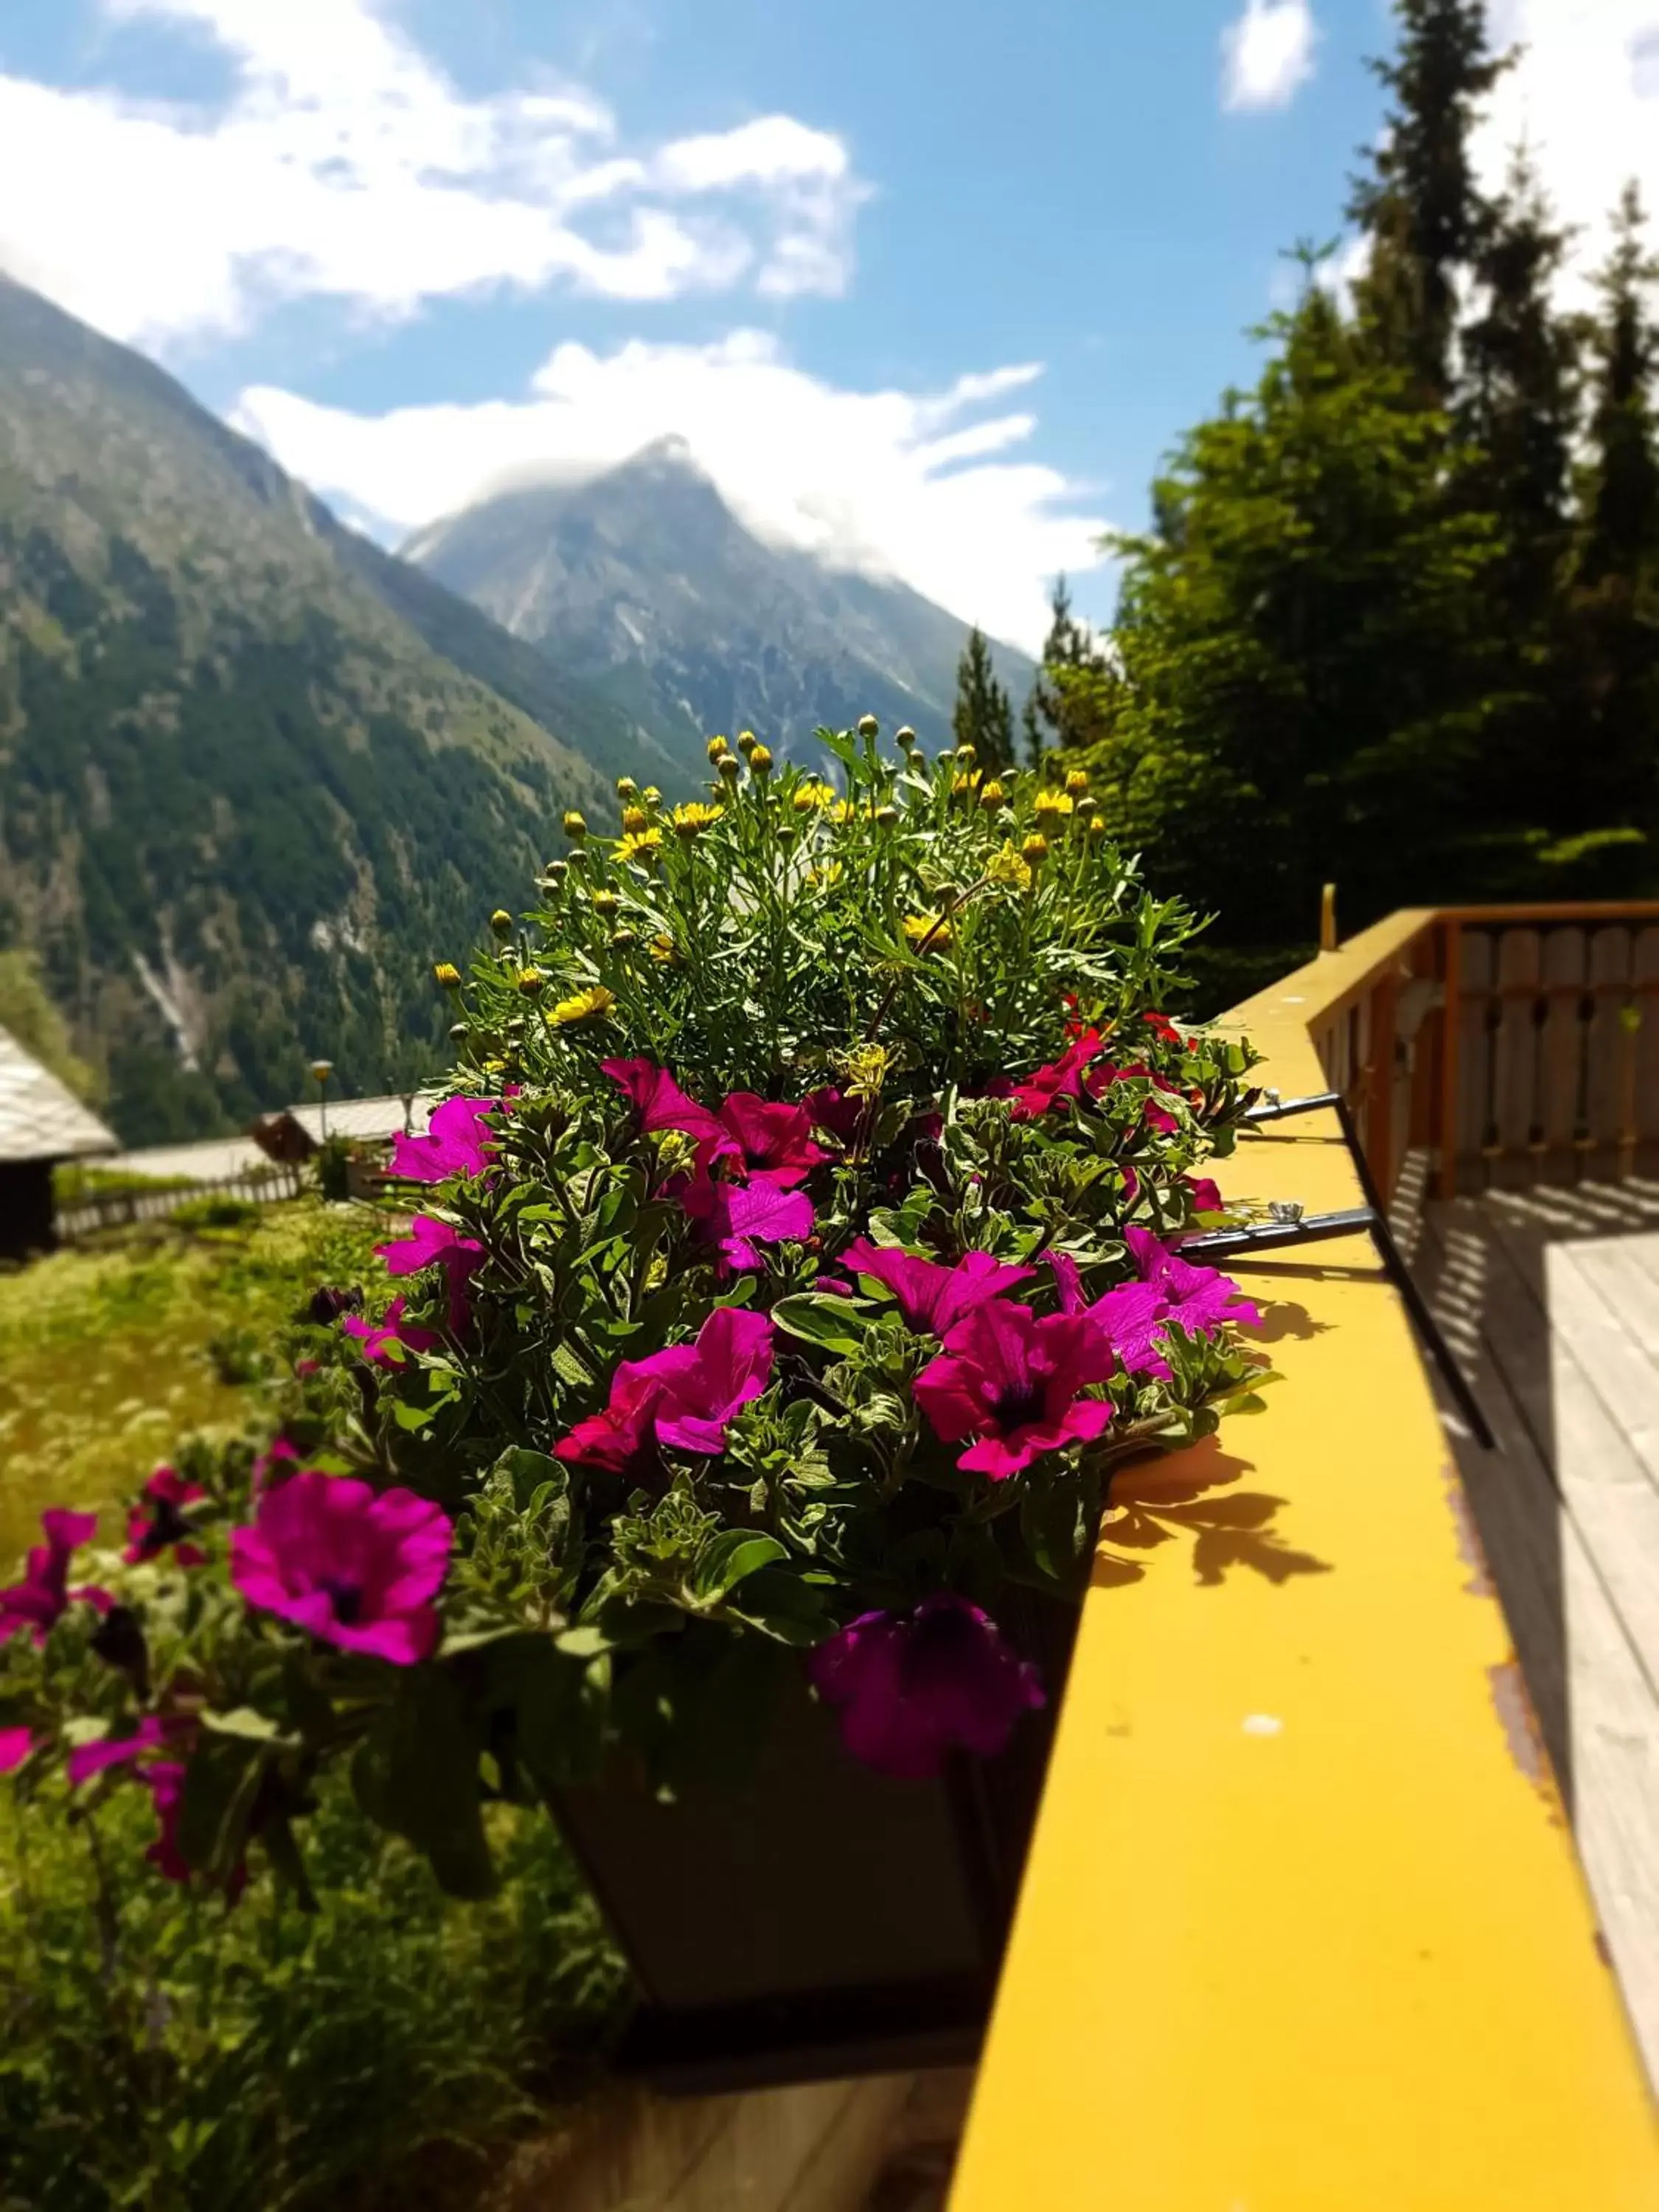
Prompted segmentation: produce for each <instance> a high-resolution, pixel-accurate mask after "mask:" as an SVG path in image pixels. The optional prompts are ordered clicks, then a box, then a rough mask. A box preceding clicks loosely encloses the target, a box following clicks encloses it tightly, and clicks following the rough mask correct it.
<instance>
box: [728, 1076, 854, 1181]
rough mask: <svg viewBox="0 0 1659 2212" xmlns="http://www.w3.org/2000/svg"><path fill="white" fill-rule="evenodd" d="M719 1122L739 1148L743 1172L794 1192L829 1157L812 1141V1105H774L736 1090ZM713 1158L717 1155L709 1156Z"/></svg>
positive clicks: (767, 1100) (748, 1092)
mask: <svg viewBox="0 0 1659 2212" xmlns="http://www.w3.org/2000/svg"><path fill="white" fill-rule="evenodd" d="M718 1119H719V1121H720V1125H721V1127H723V1128H724V1129H725V1130H726V1134H727V1136H728V1137H729V1138H730V1139H731V1140H732V1144H734V1145H735V1146H736V1147H737V1150H738V1155H739V1157H740V1158H741V1159H742V1162H743V1165H744V1171H745V1172H746V1173H747V1174H749V1175H751V1176H763V1177H764V1179H765V1180H766V1181H767V1182H772V1183H775V1184H776V1185H777V1187H778V1188H779V1189H780V1190H793V1188H794V1187H795V1185H796V1184H797V1183H799V1182H805V1180H806V1178H807V1176H809V1175H811V1172H812V1170H813V1169H814V1168H815V1167H818V1166H820V1165H822V1164H823V1162H824V1161H825V1160H827V1159H828V1158H829V1153H828V1152H825V1151H824V1149H823V1146H822V1145H817V1144H814V1143H813V1141H812V1114H811V1107H810V1106H788V1105H781V1104H775V1103H773V1102H771V1101H770V1100H769V1099H765V1098H757V1097H756V1096H755V1094H754V1092H753V1091H733V1092H732V1095H731V1097H729V1098H727V1099H726V1100H725V1101H724V1102H723V1103H722V1104H721V1106H720V1113H719V1116H718ZM706 1157H707V1158H710V1159H712V1158H713V1157H714V1155H713V1153H712V1152H711V1153H709V1154H708V1155H707V1156H706Z"/></svg>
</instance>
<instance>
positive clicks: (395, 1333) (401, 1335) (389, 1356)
mask: <svg viewBox="0 0 1659 2212" xmlns="http://www.w3.org/2000/svg"><path fill="white" fill-rule="evenodd" d="M408 1303H409V1301H408V1299H407V1298H405V1297H402V1296H399V1297H395V1298H393V1300H392V1304H390V1305H389V1306H388V1307H387V1308H386V1311H385V1313H384V1314H382V1316H380V1320H379V1321H365V1320H364V1319H363V1317H362V1315H361V1314H347V1316H345V1318H344V1320H343V1321H342V1322H341V1323H340V1327H341V1328H343V1330H344V1331H345V1333H346V1334H347V1335H348V1336H355V1337H356V1338H357V1339H358V1340H360V1342H361V1343H362V1347H363V1355H362V1356H363V1358H365V1359H366V1360H367V1361H368V1364H369V1365H370V1366H371V1367H402V1366H404V1365H406V1364H407V1362H406V1361H405V1359H404V1352H431V1351H434V1350H435V1348H436V1346H437V1343H438V1333H437V1331H436V1330H435V1329H430V1328H419V1327H417V1325H416V1323H415V1322H406V1321H405V1320H404V1308H405V1306H407V1304H408ZM394 1346H399V1347H401V1349H398V1350H394V1349H393V1347H394Z"/></svg>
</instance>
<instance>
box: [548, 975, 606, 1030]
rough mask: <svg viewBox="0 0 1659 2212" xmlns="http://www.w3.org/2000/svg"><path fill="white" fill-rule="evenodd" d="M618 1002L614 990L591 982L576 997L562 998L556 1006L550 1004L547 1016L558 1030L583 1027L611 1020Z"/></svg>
mask: <svg viewBox="0 0 1659 2212" xmlns="http://www.w3.org/2000/svg"><path fill="white" fill-rule="evenodd" d="M616 1003H617V994H616V993H615V992H614V991H607V990H606V989H605V985H604V984H603V983H590V984H589V985H588V987H587V988H586V990H585V991H578V992H577V994H576V995H575V997H574V999H561V1000H559V1003H558V1005H557V1006H550V1007H549V1008H548V1010H547V1018H548V1020H549V1021H550V1023H551V1024H552V1025H553V1027H554V1028H555V1029H556V1030H568V1029H581V1028H584V1027H586V1026H588V1025H589V1024H593V1023H596V1022H605V1021H609V1020H610V1018H611V1009H612V1007H613V1006H615V1005H616Z"/></svg>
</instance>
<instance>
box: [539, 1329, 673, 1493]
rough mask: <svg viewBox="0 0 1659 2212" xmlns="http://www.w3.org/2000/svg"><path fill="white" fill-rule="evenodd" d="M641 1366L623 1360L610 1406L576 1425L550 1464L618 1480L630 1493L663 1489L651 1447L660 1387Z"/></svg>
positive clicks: (654, 1439)
mask: <svg viewBox="0 0 1659 2212" xmlns="http://www.w3.org/2000/svg"><path fill="white" fill-rule="evenodd" d="M646 1366H647V1363H646V1362H645V1361H643V1360H634V1359H624V1360H623V1363H622V1364H621V1366H619V1367H618V1368H617V1371H616V1373H615V1374H614V1375H613V1376H611V1402H610V1404H609V1405H608V1406H607V1407H605V1411H604V1412H603V1413H592V1414H590V1415H589V1416H588V1418H587V1419H586V1420H585V1421H578V1422H577V1424H576V1425H575V1427H574V1428H573V1429H572V1430H571V1431H570V1433H569V1435H568V1437H561V1438H560V1439H559V1441H558V1443H556V1444H555V1445H554V1447H553V1456H554V1458H555V1459H562V1460H565V1461H567V1462H569V1463H570V1464H571V1465H572V1466H574V1467H592V1468H599V1470H600V1471H601V1472H602V1473H603V1474H617V1475H620V1476H621V1477H622V1478H623V1480H624V1481H625V1482H627V1483H628V1484H629V1486H630V1487H631V1488H633V1489H635V1490H649V1491H654V1492H662V1491H665V1490H666V1489H667V1487H668V1479H667V1475H666V1474H665V1470H664V1468H663V1463H662V1454H661V1451H660V1450H659V1447H658V1443H657V1421H656V1415H657V1407H658V1406H659V1404H660V1403H661V1401H662V1394H663V1386H662V1384H661V1383H659V1381H658V1380H657V1378H656V1376H654V1375H651V1374H647V1372H646Z"/></svg>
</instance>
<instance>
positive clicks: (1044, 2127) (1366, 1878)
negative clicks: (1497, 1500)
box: [951, 915, 1659, 2212]
mask: <svg viewBox="0 0 1659 2212" xmlns="http://www.w3.org/2000/svg"><path fill="white" fill-rule="evenodd" d="M1428 918H1429V917H1427V916H1423V915H1417V916H1401V917H1395V919H1394V921H1392V922H1390V923H1386V924H1381V925H1379V926H1378V928H1377V929H1376V930H1375V931H1370V932H1367V933H1366V936H1365V938H1364V939H1358V940H1356V941H1355V944H1354V945H1352V946H1351V947H1349V948H1346V949H1345V950H1344V951H1340V952H1336V953H1333V954H1327V955H1323V956H1322V957H1321V958H1320V959H1319V960H1318V961H1317V962H1316V963H1312V964H1311V965H1310V967H1309V968H1307V969H1303V970H1301V971H1299V973H1298V974H1297V975H1295V976H1292V977H1289V978H1286V979H1285V982H1284V983H1283V984H1281V985H1279V986H1276V987H1274V988H1273V990H1271V991H1268V992H1266V993H1263V994H1261V997H1259V998H1258V999H1256V1000H1253V1001H1252V1002H1250V1004H1249V1006H1246V1007H1243V1008H1240V1009H1239V1010H1238V1011H1237V1016H1236V1017H1235V1018H1236V1019H1237V1020H1238V1021H1240V1022H1241V1023H1243V1024H1245V1025H1247V1026H1248V1027H1249V1028H1250V1029H1251V1030H1253V1032H1254V1033H1255V1036H1256V1037H1257V1040H1258V1042H1260V1043H1261V1045H1262V1046H1263V1048H1264V1049H1265V1050H1266V1051H1267V1054H1268V1065H1267V1067H1266V1068H1265V1069H1264V1070H1263V1079H1265V1081H1266V1082H1267V1083H1269V1084H1272V1085H1275V1086H1276V1087H1278V1088H1279V1090H1280V1091H1283V1092H1284V1093H1285V1096H1287V1097H1289V1096H1291V1095H1293V1094H1295V1093H1297V1092H1304V1091H1315V1090H1320V1089H1322V1088H1323V1087H1324V1078H1323V1075H1322V1070H1321V1067H1320V1066H1319V1063H1318V1060H1317V1059H1316V1055H1315V1054H1314V1051H1313V1048H1312V1047H1311V1045H1310V1042H1309V1039H1308V1034H1307V1031H1308V1027H1309V1025H1310V1023H1313V1022H1315V1021H1316V1019H1317V1018H1320V1017H1321V1016H1323V1017H1324V1018H1327V1019H1328V1018H1329V1014H1330V1012H1332V1011H1333V1010H1334V1008H1335V1007H1337V1006H1340V1004H1341V1003H1342V1002H1343V1000H1344V995H1345V994H1346V995H1347V996H1348V997H1352V995H1353V994H1354V993H1355V991H1356V990H1357V989H1358V987H1360V985H1361V984H1362V983H1363V982H1364V979H1365V977H1366V976H1367V975H1370V974H1372V973H1374V972H1375V970H1376V965H1377V963H1378V961H1379V959H1383V958H1386V957H1389V955H1390V954H1392V953H1393V952H1394V951H1396V950H1397V949H1398V948H1399V946H1400V945H1403V944H1404V943H1405V942H1406V941H1407V939H1409V937H1410V936H1411V934H1413V931H1414V929H1416V928H1419V927H1421V926H1422V924H1423V923H1424V922H1425V921H1426V920H1427V919H1428ZM1220 1180H1221V1181H1222V1182H1223V1185H1224V1188H1225V1189H1227V1190H1228V1191H1229V1192H1230V1193H1231V1194H1234V1195H1237V1196H1243V1195H1246V1194H1250V1195H1258V1196H1261V1197H1285V1198H1298V1199H1301V1200H1304V1203H1306V1204H1307V1205H1308V1206H1310V1208H1312V1209H1322V1208H1325V1207H1329V1206H1348V1205H1354V1204H1358V1203H1359V1202H1360V1194H1359V1191H1358V1184H1357V1182H1356V1179H1355V1177H1354V1175H1353V1171H1352V1168H1351V1166H1350V1164H1349V1163H1348V1160H1347V1157H1346V1152H1345V1151H1344V1149H1343V1146H1342V1145H1341V1142H1340V1136H1339V1134H1338V1131H1337V1128H1336V1125H1335V1121H1334V1116H1331V1115H1318V1116H1310V1117H1307V1118H1306V1119H1304V1120H1301V1121H1292V1122H1286V1123H1283V1124H1280V1125H1279V1126H1278V1128H1277V1129H1276V1130H1275V1132H1274V1133H1272V1134H1267V1133H1264V1134H1263V1135H1262V1136H1261V1137H1259V1138H1253V1139H1249V1140H1247V1141H1246V1142H1244V1143H1243V1145H1242V1146H1240V1149H1239V1152H1238V1154H1237V1158H1235V1159H1233V1160H1231V1161H1229V1162H1227V1163H1225V1164H1224V1172H1223V1173H1222V1175H1221V1176H1220ZM1248 1281H1249V1288H1250V1289H1251V1291H1253V1292H1254V1293H1255V1295H1257V1296H1258V1297H1262V1298H1263V1299H1265V1298H1267V1297H1270V1296H1271V1297H1275V1298H1277V1299H1278V1300H1279V1301H1280V1302H1281V1303H1280V1304H1279V1307H1278V1310H1276V1312H1275V1313H1274V1314H1273V1316H1271V1318H1270V1322H1269V1326H1268V1328H1267V1332H1266V1334H1267V1337H1268V1339H1269V1340H1270V1342H1271V1348H1272V1352H1273V1359H1274V1362H1275V1364H1276V1365H1277V1366H1278V1367H1279V1369H1280V1370H1281V1371H1282V1373H1283V1375H1284V1377H1285V1380H1284V1382H1283V1383H1281V1384H1279V1385H1276V1386H1274V1388H1273V1389H1272V1391H1271V1392H1270V1394H1269V1395H1270V1401H1271V1403H1270V1409H1269V1410H1268V1411H1267V1413H1263V1414H1261V1415H1260V1416H1258V1417H1257V1418H1255V1419H1234V1420H1231V1421H1229V1422H1227V1423H1225V1425H1224V1428H1223V1433H1222V1436H1221V1437H1220V1439H1219V1441H1218V1443H1210V1444H1207V1445H1206V1446H1204V1447H1202V1448H1200V1449H1197V1450H1194V1451H1192V1452H1189V1453H1187V1454H1184V1455H1182V1456H1181V1457H1180V1458H1178V1459H1174V1460H1170V1461H1166V1462H1162V1463H1161V1464H1159V1465H1158V1466H1156V1467H1153V1468H1151V1469H1150V1470H1148V1471H1146V1472H1145V1473H1135V1474H1131V1475H1130V1476H1128V1477H1127V1478H1121V1479H1120V1481H1119V1483H1118V1485H1117V1487H1116V1490H1115V1509H1114V1510H1113V1511H1112V1513H1111V1514H1110V1515H1109V1518H1108V1521H1107V1524H1106V1526H1105V1528H1104V1530H1103V1539H1102V1543H1101V1547H1100V1554H1099V1560H1098V1564H1097V1570H1096V1576H1095V1581H1094V1584H1093V1587H1092V1588H1091V1590H1090V1593H1089V1595H1088V1598H1087V1600H1086V1602H1085V1609H1084V1616H1083V1625H1082V1629H1081V1632H1080V1635H1079V1642H1078V1647H1077V1656H1076V1659H1075V1662H1074V1666H1073V1676H1072V1680H1071V1685H1070V1687H1069V1690H1068V1692H1067V1695H1066V1705H1065V1711H1064V1713H1063V1716H1062V1718H1061V1722H1060V1730H1059V1735H1058V1740H1057V1741H1056V1745H1055V1748H1054V1761H1053V1765H1052V1768H1051V1770H1050V1776H1049V1781H1048V1790H1047V1793H1046V1796H1045V1797H1044V1801H1043V1806H1042V1814H1041V1817H1040V1819H1039V1822H1038V1826H1037V1831H1036V1838H1035V1840H1034V1844H1033V1847H1032V1854H1031V1859H1030V1867H1029V1869H1028V1873H1027V1877H1026V1881H1025V1887H1024V1893H1023V1896H1022V1899H1021V1902H1020V1907H1019V1912H1018V1919H1017V1922H1016V1924H1015V1928H1014V1933H1013V1939H1012V1944H1011V1947H1010V1952H1009V1957H1008V1961H1007V1965H1006V1971H1005V1973H1004V1977H1003V1983H1002V1987H1001V1990H1000V1995H999V1997H998V2002H997V2007H996V2011H995V2015H994V2021H993V2024H992V2028H991V2034H990V2039H989V2043H988V2045H987V2052H986V2057H985V2061H984V2064H983V2066H982V2068H981V2076H980V2081H979V2085H978V2088H977V2092H976V2094H975V2101H974V2106H973V2110H972V2113H971V2116H970V2119H969V2127H968V2132H967V2136H966V2138H965V2142H964V2144H963V2153H962V2156H961V2159H960V2161H959V2165H958V2169H957V2182H956V2185H955V2189H954V2191H953V2194H952V2196H951V2212H1026V2208H1030V2212H1656V2208H1659V2140H1656V2133H1655V2128H1654V2114H1653V2110H1652V2106H1651V2104H1650V2098H1649V2093H1648V2090H1647V2087H1646V2085H1645V2081H1644V2076H1643V2074H1642V2071H1641V2069H1640V2066H1639V2063H1638V2058H1637V2056H1636V2052H1635V2048H1634V2045H1633V2044H1632V2039H1631V2037H1630V2034H1629V2031H1628V2029H1627V2027H1626V2021H1625V2017H1624V2014H1623V2010H1622V2008H1621V2005H1620V1998H1619V1994H1618V1990H1617V1988H1616V1985H1615V1984H1614V1982H1613V1976H1612V1974H1611V1972H1610V1971H1609V1969H1608V1967H1607V1964H1606V1962H1605V1959H1604V1956H1603V1954H1602V1950H1601V1945H1600V1942H1599V1939H1598V1936H1597V1931H1596V1929H1595V1920H1594V1916H1593V1913H1592V1910H1591V1906H1590V1903H1589V1896H1588V1893H1587V1892H1586V1890H1585V1887H1584V1885H1583V1879H1582V1877H1581V1875H1580V1873H1579V1870H1578V1866H1577V1860H1576V1858H1575V1857H1574V1854H1573V1850H1572V1845H1571V1838H1570V1835H1569V1832H1568V1829H1567V1825H1566V1820H1565V1815H1564V1814H1563V1811H1562V1808H1561V1805H1560V1802H1559V1798H1558V1796H1557V1794H1556V1791H1555V1788H1554V1784H1553V1780H1552V1778H1551V1777H1550V1775H1549V1772H1548V1770H1547V1761H1546V1759H1545V1757H1544V1753H1543V1751H1542V1748H1541V1744H1540V1742H1539V1741H1538V1738H1537V1733H1536V1730H1535V1729H1534V1726H1533V1724H1532V1721H1531V1716H1530V1711H1529V1709H1528V1705H1527V1700H1526V1697H1525V1692H1524V1690H1523V1688H1522V1683H1521V1678H1520V1674H1519V1669H1518V1668H1517V1667H1516V1663H1515V1660H1514V1656H1513V1652H1512V1650H1511V1648H1510V1639H1509V1635H1508V1632H1507V1629H1506V1627H1505V1625H1504V1618H1503V1615H1502V1613H1501V1612H1500V1610H1499V1608H1498V1604H1497V1601H1496V1600H1495V1598H1494V1597H1493V1596H1492V1594H1491V1591H1490V1589H1489V1588H1488V1586H1487V1583H1486V1577H1485V1574H1484V1571H1483V1569H1482V1566H1481V1563H1480V1558H1479V1553H1478V1549H1477V1548H1476V1547H1475V1544H1474V1538H1473V1534H1472V1531H1471V1528H1470V1524H1469V1518H1468V1512H1467V1510H1466V1508H1465V1506H1464V1504H1463V1498H1462V1490H1461V1488H1460V1486H1459V1484H1458V1482H1457V1480H1456V1477H1455V1474H1454V1472H1453V1469H1452V1467H1451V1464H1450V1462H1449V1455H1448V1452H1447V1450H1446V1447H1445V1444H1444V1441H1443V1437H1442V1434H1441V1431H1440V1427H1439V1424H1438V1422H1437V1418H1436V1414H1435V1410H1434V1407H1433V1404H1432V1401H1431V1397H1430V1395H1429V1390H1428V1387H1427V1384H1426V1382H1425V1377H1424V1374H1423V1370H1422V1368H1421V1366H1420V1364H1419V1358H1418V1354H1417V1351H1416V1348H1415V1346H1414V1344H1413V1339H1412V1336H1411V1334H1410V1328H1409V1324H1408V1322H1407V1319H1406V1316H1405V1314H1404V1311H1403V1310H1402V1309H1401V1306H1400V1304H1399V1302H1398V1300H1397V1299H1396V1297H1395V1295H1394V1293H1393V1292H1392V1291H1390V1290H1389V1288H1388V1286H1387V1285H1386V1283H1385V1281H1384V1280H1383V1277H1382V1275H1381V1274H1380V1273H1379V1271H1378V1269H1377V1267H1376V1262H1375V1260H1374V1258H1373V1255H1372V1253H1371V1249H1370V1245H1369V1243H1367V1242H1366V1241H1364V1239H1356V1240H1354V1241H1353V1242H1352V1243H1337V1244H1324V1245H1320V1246H1318V1247H1316V1248H1310V1251H1309V1253H1308V1254H1307V1255H1305V1256H1304V1255H1295V1254H1291V1255H1285V1256H1284V1257H1283V1258H1282V1260H1281V1261H1279V1263H1278V1264H1277V1265H1275V1266H1274V1267H1272V1268H1269V1267H1267V1266H1260V1267H1252V1268H1250V1269H1249V1271H1248Z"/></svg>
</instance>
